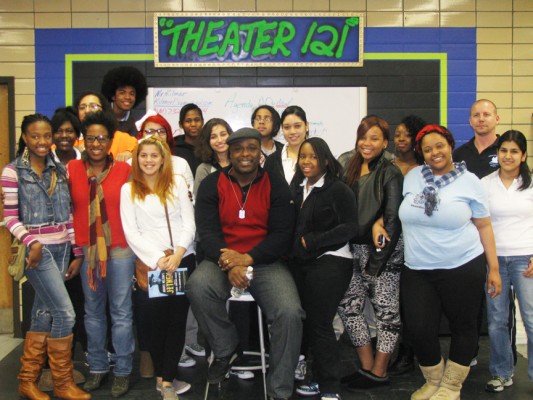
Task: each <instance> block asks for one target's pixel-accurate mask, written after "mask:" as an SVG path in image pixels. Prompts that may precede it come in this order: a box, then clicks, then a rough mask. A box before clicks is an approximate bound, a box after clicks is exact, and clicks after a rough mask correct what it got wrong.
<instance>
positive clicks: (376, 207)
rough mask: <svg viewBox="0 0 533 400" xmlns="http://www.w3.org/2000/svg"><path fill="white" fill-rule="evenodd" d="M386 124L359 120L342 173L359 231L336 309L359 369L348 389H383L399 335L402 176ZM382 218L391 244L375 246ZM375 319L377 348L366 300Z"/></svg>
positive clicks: (350, 378) (349, 380) (348, 380)
mask: <svg viewBox="0 0 533 400" xmlns="http://www.w3.org/2000/svg"><path fill="white" fill-rule="evenodd" d="M389 132H390V131H389V124H388V123H387V122H386V121H385V120H384V119H382V118H380V117H378V116H368V117H366V118H363V120H362V121H361V124H360V125H359V127H358V129H357V141H356V151H355V153H354V155H353V156H352V158H351V159H350V161H349V162H348V164H347V166H346V169H345V171H344V177H345V181H346V183H347V184H348V186H350V187H351V188H352V190H353V191H354V193H355V197H356V198H357V206H358V213H357V223H358V233H357V236H356V237H355V238H353V239H352V244H353V254H354V270H353V276H352V280H351V282H350V286H349V288H348V290H347V292H346V294H345V296H344V298H343V299H342V301H341V303H340V306H339V315H340V317H341V319H342V321H343V322H344V326H345V327H346V330H347V332H348V334H349V336H350V339H351V341H352V344H353V345H354V346H355V347H356V351H357V355H358V357H359V360H360V362H361V368H360V369H359V371H357V372H356V373H354V374H351V375H348V376H346V377H343V378H342V379H341V383H346V384H348V390H359V389H370V388H373V387H377V386H382V385H387V384H388V383H389V378H388V375H387V367H388V364H389V360H390V357H391V355H392V353H393V351H394V347H395V345H396V342H397V340H398V335H399V332H400V308H399V297H400V271H401V267H402V265H403V252H402V251H401V250H397V249H396V244H397V243H398V240H399V237H400V233H401V225H400V220H399V218H398V209H399V207H400V203H401V200H402V192H401V190H402V182H403V176H402V173H401V171H400V169H399V168H397V167H396V166H395V165H393V164H392V163H391V161H390V160H388V158H387V157H386V155H385V149H386V148H387V145H388V143H389ZM380 218H383V223H384V226H385V229H386V231H387V232H388V233H389V238H390V240H389V241H388V242H387V243H386V244H385V246H384V247H383V248H379V249H378V248H376V247H375V246H374V244H373V239H372V226H373V225H374V224H375V223H376V222H377V221H378V220H379V219H380ZM367 297H368V298H369V299H370V302H371V303H372V307H373V309H374V313H375V315H376V329H377V348H376V352H375V355H374V352H373V349H372V345H371V337H370V332H369V328H368V324H367V322H366V319H365V316H364V314H363V310H364V305H365V301H366V298H367Z"/></svg>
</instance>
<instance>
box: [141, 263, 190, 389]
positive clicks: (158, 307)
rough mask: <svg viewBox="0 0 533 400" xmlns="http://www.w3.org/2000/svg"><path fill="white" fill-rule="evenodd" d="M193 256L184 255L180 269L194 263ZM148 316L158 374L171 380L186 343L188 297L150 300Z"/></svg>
mask: <svg viewBox="0 0 533 400" xmlns="http://www.w3.org/2000/svg"><path fill="white" fill-rule="evenodd" d="M195 263H196V262H195V258H194V255H189V256H187V257H185V258H184V259H183V260H182V262H181V264H180V268H185V267H187V268H189V271H190V270H191V269H193V268H194V266H195ZM148 303H149V318H150V323H151V326H152V331H151V335H150V355H151V356H152V361H153V363H154V371H155V375H156V376H158V377H159V376H160V377H162V378H163V380H164V381H167V382H172V380H173V379H175V378H177V374H178V362H179V360H180V357H181V353H182V351H183V346H184V344H185V326H186V324H187V312H188V310H189V300H188V299H187V296H185V295H181V296H166V297H157V298H153V299H149V300H148Z"/></svg>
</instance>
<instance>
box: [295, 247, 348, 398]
mask: <svg viewBox="0 0 533 400" xmlns="http://www.w3.org/2000/svg"><path fill="white" fill-rule="evenodd" d="M291 272H292V274H293V276H294V281H295V282H296V286H297V287H298V293H299V294H300V299H301V301H302V306H303V309H304V310H305V313H306V319H305V321H304V336H306V337H307V343H308V345H309V350H310V352H311V354H312V355H313V380H314V381H316V382H317V383H318V384H319V385H320V391H321V392H322V393H339V392H340V383H339V379H340V354H339V347H338V343H337V338H336V337H335V331H334V330H333V318H335V313H336V312H337V307H338V305H339V303H340V301H341V300H342V298H343V296H344V293H345V292H346V290H347V289H348V285H349V284H350V279H351V277H352V272H353V270H352V259H349V258H342V257H336V256H330V255H326V256H322V257H320V258H318V259H316V260H311V261H309V262H305V263H292V264H291Z"/></svg>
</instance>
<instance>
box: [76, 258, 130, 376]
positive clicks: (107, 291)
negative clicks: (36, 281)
mask: <svg viewBox="0 0 533 400" xmlns="http://www.w3.org/2000/svg"><path fill="white" fill-rule="evenodd" d="M134 260H135V257H134V256H131V257H126V258H114V259H109V260H108V261H107V276H106V277H105V278H104V279H103V281H102V282H100V283H99V285H98V286H97V288H96V290H95V291H93V290H92V289H91V288H90V287H89V279H88V276H87V269H88V263H87V261H85V262H84V263H83V265H82V268H81V280H82V285H83V294H84V295H85V329H86V330H87V350H88V355H87V361H88V362H89V370H90V372H91V373H104V372H108V371H109V361H108V358H107V347H106V345H107V340H106V336H107V318H106V304H107V302H108V301H109V311H110V314H111V323H112V326H111V337H112V341H113V347H114V349H115V354H116V364H115V368H114V375H115V376H127V375H129V374H130V373H131V369H132V361H133V352H134V350H135V340H134V337H133V310H132V299H131V285H132V283H131V278H132V277H133V270H134Z"/></svg>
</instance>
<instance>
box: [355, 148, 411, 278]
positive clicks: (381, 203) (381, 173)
mask: <svg viewBox="0 0 533 400" xmlns="http://www.w3.org/2000/svg"><path fill="white" fill-rule="evenodd" d="M384 154H385V152H383V153H382V154H381V156H379V157H378V158H376V159H375V160H373V161H371V162H370V165H369V169H370V174H368V175H367V176H364V177H362V179H360V180H359V181H358V183H357V184H356V185H355V186H354V187H352V190H353V191H354V193H355V197H356V199H357V205H358V223H359V227H358V230H357V231H358V233H357V236H356V237H355V238H354V239H353V240H352V242H353V243H358V244H372V249H373V250H372V252H371V254H370V257H369V260H368V264H367V266H366V272H367V273H368V274H371V275H376V276H378V275H380V274H381V272H382V271H383V269H384V268H385V265H386V264H387V261H388V260H389V258H390V256H391V255H392V252H393V251H394V248H395V247H396V244H397V243H398V239H399V238H400V234H401V232H402V225H401V223H400V218H399V217H398V210H399V208H400V204H401V202H402V199H403V195H402V187H403V175H402V172H401V171H400V169H399V168H398V167H396V166H395V165H394V164H392V163H391V162H390V160H387V159H386V157H385V155H384ZM381 216H383V220H384V223H385V230H386V231H387V233H388V234H389V237H390V238H391V240H390V242H387V244H386V245H385V247H384V248H383V250H382V251H380V252H378V251H376V249H375V248H374V246H373V243H374V242H373V240H372V225H374V222H376V221H377V220H378V219H379V218H380V217H381Z"/></svg>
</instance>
